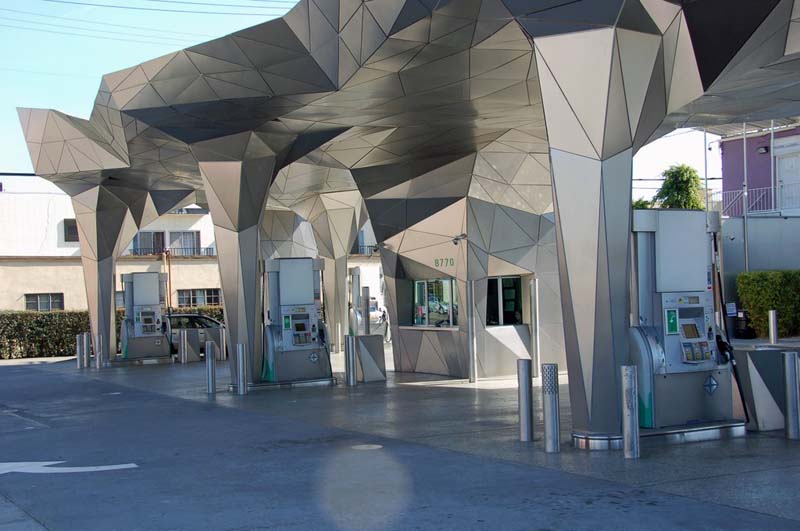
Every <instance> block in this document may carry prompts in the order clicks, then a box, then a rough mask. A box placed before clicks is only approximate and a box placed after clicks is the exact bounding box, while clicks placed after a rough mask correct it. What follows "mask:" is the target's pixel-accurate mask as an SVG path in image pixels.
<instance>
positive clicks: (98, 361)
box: [94, 334, 103, 369]
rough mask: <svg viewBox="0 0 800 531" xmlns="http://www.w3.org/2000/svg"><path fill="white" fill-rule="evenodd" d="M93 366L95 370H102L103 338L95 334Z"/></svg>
mask: <svg viewBox="0 0 800 531" xmlns="http://www.w3.org/2000/svg"><path fill="white" fill-rule="evenodd" d="M94 366H95V368H96V369H102V368H103V336H102V335H101V334H97V337H96V338H95V341H94Z"/></svg>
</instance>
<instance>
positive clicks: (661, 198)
mask: <svg viewBox="0 0 800 531" xmlns="http://www.w3.org/2000/svg"><path fill="white" fill-rule="evenodd" d="M662 175H663V177H664V184H662V185H661V188H659V190H658V192H656V195H655V197H654V198H653V202H654V203H658V205H659V206H660V207H661V208H686V209H690V210H703V208H704V207H703V199H702V196H701V193H700V190H701V185H700V176H699V175H697V171H696V170H695V169H694V168H692V167H691V166H688V165H686V164H678V165H672V166H670V167H669V168H667V169H666V170H665V171H664V173H663V174H662Z"/></svg>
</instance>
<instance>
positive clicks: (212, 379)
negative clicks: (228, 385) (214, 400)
mask: <svg viewBox="0 0 800 531" xmlns="http://www.w3.org/2000/svg"><path fill="white" fill-rule="evenodd" d="M215 354H216V352H215V349H214V342H213V341H206V390H207V392H208V394H210V395H213V394H215V393H216V392H217V364H216V360H215V359H214V355H215Z"/></svg>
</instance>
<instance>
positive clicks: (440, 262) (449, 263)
mask: <svg viewBox="0 0 800 531" xmlns="http://www.w3.org/2000/svg"><path fill="white" fill-rule="evenodd" d="M455 266H456V259H455V258H434V259H433V267H455Z"/></svg>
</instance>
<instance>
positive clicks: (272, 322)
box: [261, 258, 332, 383]
mask: <svg viewBox="0 0 800 531" xmlns="http://www.w3.org/2000/svg"><path fill="white" fill-rule="evenodd" d="M323 267H324V266H323V262H322V261H321V260H314V259H311V258H280V259H275V260H267V261H266V263H265V270H266V274H267V282H268V284H269V286H268V290H267V291H268V296H269V305H268V308H269V309H268V324H267V325H266V327H265V336H266V346H267V356H266V359H265V360H264V365H263V370H262V374H261V378H262V380H263V381H265V382H273V383H286V382H298V381H308V380H323V379H331V378H332V374H331V364H330V354H329V349H328V336H327V334H326V333H325V331H326V329H325V326H324V324H323V322H322V320H321V317H320V316H321V312H320V300H319V297H318V295H317V294H319V293H320V271H321V270H322V269H323Z"/></svg>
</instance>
